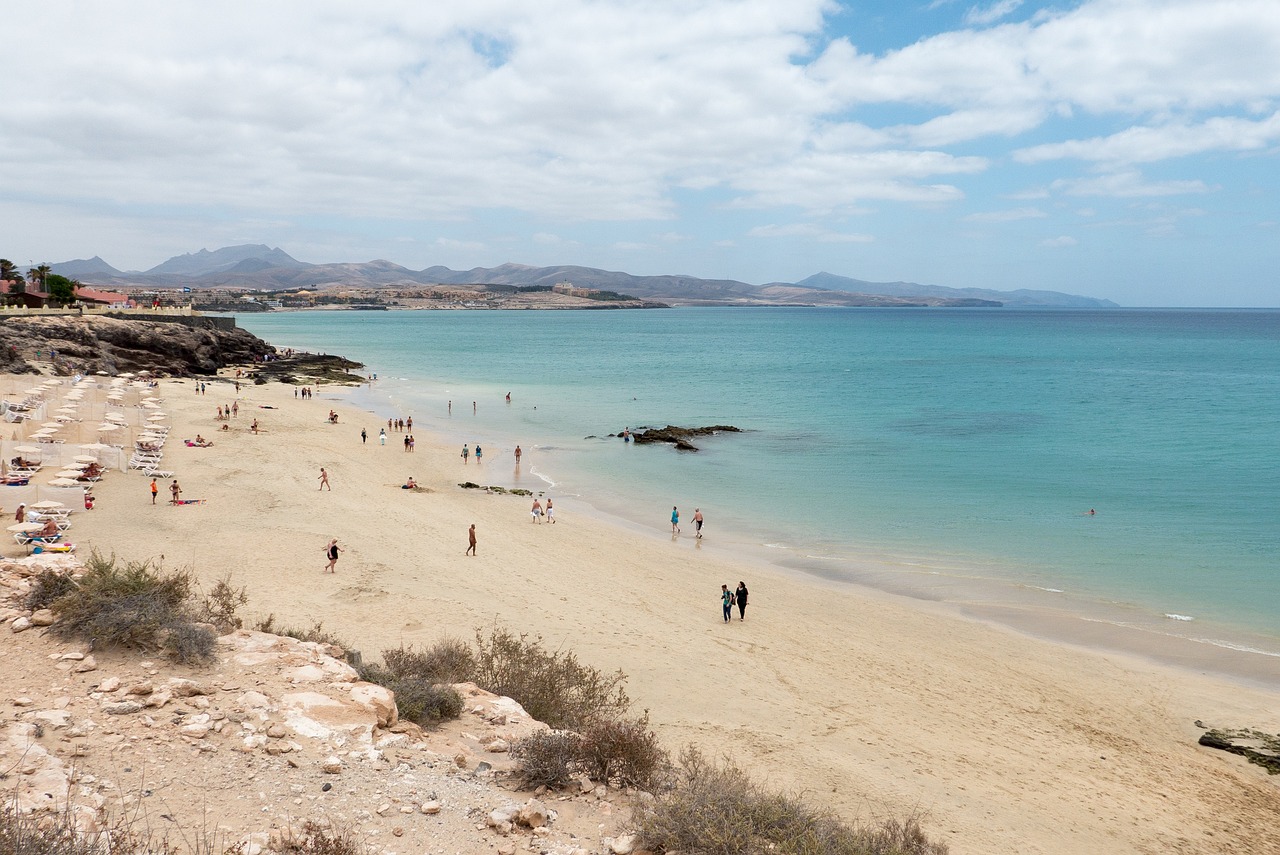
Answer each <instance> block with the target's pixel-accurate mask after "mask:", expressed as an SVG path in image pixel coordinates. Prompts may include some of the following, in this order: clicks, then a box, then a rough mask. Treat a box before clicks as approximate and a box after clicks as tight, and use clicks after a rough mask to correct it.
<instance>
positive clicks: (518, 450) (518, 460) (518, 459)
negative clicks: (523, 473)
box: [516, 445, 520, 466]
mask: <svg viewBox="0 0 1280 855" xmlns="http://www.w3.org/2000/svg"><path fill="white" fill-rule="evenodd" d="M519 465H520V446H518V445H517V446H516V466H519Z"/></svg>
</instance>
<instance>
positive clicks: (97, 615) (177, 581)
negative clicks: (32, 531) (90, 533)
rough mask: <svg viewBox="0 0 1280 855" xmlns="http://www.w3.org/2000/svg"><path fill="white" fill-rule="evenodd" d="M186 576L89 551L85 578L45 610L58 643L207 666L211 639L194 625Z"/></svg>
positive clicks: (213, 642)
mask: <svg viewBox="0 0 1280 855" xmlns="http://www.w3.org/2000/svg"><path fill="white" fill-rule="evenodd" d="M194 585H195V581H194V579H193V578H192V575H191V573H190V572H188V571H185V570H175V571H173V572H172V573H168V574H165V573H163V572H161V570H160V569H159V567H156V566H153V565H152V563H151V562H150V561H130V562H127V563H125V565H124V566H123V567H118V566H117V565H116V558H115V556H114V555H112V556H111V557H110V558H104V557H103V556H102V555H101V554H100V553H98V552H97V551H95V552H94V553H93V554H92V555H91V556H90V558H89V560H88V561H86V562H85V573H84V575H83V576H81V577H80V579H79V581H78V582H76V583H75V584H74V586H73V587H72V588H71V589H70V590H68V591H67V592H66V593H64V594H63V595H62V596H60V597H58V599H57V600H56V601H54V602H53V603H52V604H51V605H50V608H51V609H53V611H55V612H56V613H57V615H58V622H57V623H55V624H54V625H53V632H54V634H55V635H57V636H59V637H60V638H86V639H89V640H91V641H92V642H93V643H94V644H97V645H101V646H103V647H115V646H118V647H132V648H136V649H140V650H145V651H155V650H162V651H164V652H165V653H167V654H168V655H169V656H170V657H172V658H174V659H176V660H178V661H180V662H200V661H207V660H208V659H210V658H211V657H212V656H213V651H214V647H215V645H216V643H217V638H216V636H215V634H214V632H213V630H212V629H211V628H210V627H208V626H207V625H200V624H199V620H198V617H197V612H196V609H195V608H194V605H193V603H192V599H193V597H192V590H193V588H194Z"/></svg>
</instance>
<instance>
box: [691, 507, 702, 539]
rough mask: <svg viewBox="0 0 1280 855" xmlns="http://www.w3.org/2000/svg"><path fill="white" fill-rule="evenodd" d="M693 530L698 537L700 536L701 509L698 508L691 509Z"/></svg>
mask: <svg viewBox="0 0 1280 855" xmlns="http://www.w3.org/2000/svg"><path fill="white" fill-rule="evenodd" d="M693 530H694V532H695V533H696V534H697V536H698V537H702V511H701V510H700V509H699V508H694V509H693Z"/></svg>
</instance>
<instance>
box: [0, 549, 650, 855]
mask: <svg viewBox="0 0 1280 855" xmlns="http://www.w3.org/2000/svg"><path fill="white" fill-rule="evenodd" d="M44 566H54V567H60V568H63V569H65V570H66V571H68V572H75V571H76V569H78V564H77V562H76V561H75V559H74V558H72V557H69V556H54V555H36V556H31V557H28V558H22V559H4V560H0V687H3V688H2V689H0V709H2V710H3V718H2V719H0V784H2V785H3V786H4V787H5V788H6V789H7V791H8V792H7V794H6V795H7V799H8V800H9V802H10V805H11V806H15V805H16V807H17V808H18V809H20V810H24V811H38V812H47V813H49V814H53V813H54V812H59V811H67V810H69V811H71V812H72V814H73V815H74V816H75V818H76V822H77V823H78V825H79V826H80V827H81V828H82V829H84V830H86V831H95V830H99V829H103V828H106V827H109V826H110V825H111V824H112V823H113V822H115V821H116V820H118V819H119V818H120V817H127V818H129V820H130V821H131V822H132V823H133V825H134V827H135V828H137V829H147V830H149V831H151V832H153V833H155V834H157V835H162V836H167V837H168V839H169V840H170V842H172V843H174V844H175V845H177V846H178V847H179V848H180V849H182V850H184V851H187V852H192V853H200V855H204V854H205V853H210V852H212V853H222V852H225V851H233V852H237V853H241V855H263V853H272V852H283V851H285V850H287V849H288V844H289V843H290V841H291V840H293V839H295V838H296V836H297V834H298V831H299V830H300V829H301V828H302V827H303V825H304V824H305V823H307V822H308V821H310V822H313V823H319V824H320V825H322V826H324V825H327V826H329V827H331V828H334V829H338V830H342V831H345V832H349V833H351V834H353V835H354V836H356V837H357V838H358V839H360V840H362V841H364V842H366V843H367V845H368V846H369V849H370V852H373V853H381V854H382V855H393V854H394V855H428V853H431V855H435V853H439V855H444V853H458V855H469V853H486V852H498V853H505V855H511V853H515V852H517V851H528V852H539V853H547V855H571V853H573V855H595V853H615V852H630V851H631V849H632V846H631V843H630V840H629V837H628V836H627V835H626V834H625V831H626V820H627V817H628V815H629V813H630V811H629V807H628V805H629V802H630V799H631V796H630V795H629V794H627V793H625V792H621V791H618V790H612V789H608V788H605V787H601V786H598V785H592V784H591V783H590V782H589V781H586V780H582V781H579V782H578V784H577V786H576V787H575V789H574V792H572V793H545V792H536V793H530V792H519V791H517V790H516V789H514V786H513V784H512V783H511V777H510V775H509V772H510V770H511V768H512V767H513V765H514V764H513V762H512V761H511V759H510V757H509V755H508V754H507V751H506V749H507V747H508V746H509V745H510V744H511V742H512V741H514V740H516V739H519V738H521V737H522V736H525V735H527V734H529V733H531V732H533V731H534V730H536V729H539V728H542V727H544V725H542V724H540V723H538V722H536V721H534V720H532V719H531V718H530V717H529V716H528V715H527V714H526V713H525V712H524V710H523V709H521V708H520V706H519V705H518V704H516V703H514V702H513V701H511V700H510V699H509V698H500V697H497V696H494V695H491V694H489V693H487V692H483V691H481V690H479V689H477V688H476V687H474V686H471V685H469V684H461V685H460V686H459V687H458V688H459V690H460V691H462V693H463V696H464V698H465V701H466V711H465V712H464V713H463V715H462V718H461V719H459V720H457V721H453V722H449V723H448V724H446V725H444V726H442V727H440V728H439V729H438V730H432V731H423V730H421V729H420V728H418V727H417V726H416V725H414V724H411V723H407V722H399V721H397V718H396V710H395V705H394V700H393V697H392V696H391V695H390V693H389V692H387V690H385V689H383V688H382V687H380V686H374V685H372V684H369V683H363V682H360V681H359V680H358V678H357V676H356V672H355V670H354V669H352V668H351V667H350V666H349V665H347V664H346V663H345V662H343V661H341V660H340V659H338V658H336V656H335V654H339V655H340V653H341V651H339V650H337V649H336V648H331V647H329V646H326V645H321V644H316V643H310V642H301V641H297V640H295V639H292V638H283V637H280V636H275V635H268V634H264V633H258V632H249V631H237V632H235V633H232V634H230V635H226V636H223V637H222V638H221V639H219V647H218V656H217V663H216V664H215V665H212V666H210V667H207V668H188V667H180V666H175V665H172V664H170V663H168V662H166V661H163V660H160V659H148V658H147V657H146V656H145V655H139V654H136V653H130V652H127V651H102V650H90V649H89V648H88V646H87V645H85V644H81V643H67V642H64V641H60V640H58V639H56V638H55V637H54V636H53V635H51V634H49V633H48V632H47V626H48V625H49V624H50V623H51V622H52V620H53V619H54V616H53V615H51V614H50V613H48V612H36V613H32V612H30V611H28V610H25V609H24V608H23V606H22V601H23V599H24V598H25V595H26V592H27V590H28V589H29V586H30V578H31V577H32V576H34V575H36V574H38V573H39V572H40V569H41V568H42V567H44Z"/></svg>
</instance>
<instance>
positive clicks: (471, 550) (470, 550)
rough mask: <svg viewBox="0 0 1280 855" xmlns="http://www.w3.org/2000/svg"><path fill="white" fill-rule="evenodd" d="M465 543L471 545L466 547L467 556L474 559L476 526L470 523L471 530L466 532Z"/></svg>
mask: <svg viewBox="0 0 1280 855" xmlns="http://www.w3.org/2000/svg"><path fill="white" fill-rule="evenodd" d="M467 543H469V544H471V545H470V546H468V547H467V552H466V554H467V555H470V556H472V557H473V558H474V557H475V554H476V524H475V523H472V524H471V528H470V529H468V530H467Z"/></svg>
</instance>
